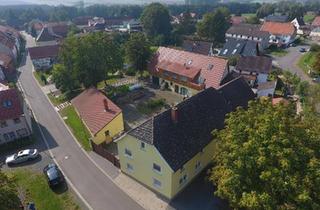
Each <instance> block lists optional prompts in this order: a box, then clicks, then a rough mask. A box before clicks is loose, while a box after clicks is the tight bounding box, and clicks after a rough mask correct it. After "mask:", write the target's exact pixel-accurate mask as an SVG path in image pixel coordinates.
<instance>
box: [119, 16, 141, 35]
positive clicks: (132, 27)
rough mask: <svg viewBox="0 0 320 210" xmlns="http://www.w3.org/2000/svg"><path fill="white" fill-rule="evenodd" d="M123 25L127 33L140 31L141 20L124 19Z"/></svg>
mask: <svg viewBox="0 0 320 210" xmlns="http://www.w3.org/2000/svg"><path fill="white" fill-rule="evenodd" d="M123 27H124V28H126V29H127V31H128V32H129V33H132V32H140V31H142V24H141V21H140V20H136V19H131V20H129V21H125V22H124V23H123Z"/></svg>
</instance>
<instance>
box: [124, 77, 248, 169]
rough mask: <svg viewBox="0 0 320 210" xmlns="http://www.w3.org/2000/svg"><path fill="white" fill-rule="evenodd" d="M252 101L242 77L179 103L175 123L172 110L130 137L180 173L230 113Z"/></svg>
mask: <svg viewBox="0 0 320 210" xmlns="http://www.w3.org/2000/svg"><path fill="white" fill-rule="evenodd" d="M253 98H254V94H253V92H252V90H251V88H250V87H249V86H248V84H247V83H246V82H245V81H244V79H243V78H242V77H240V78H237V79H235V80H233V81H231V82H229V83H227V84H225V85H224V86H223V87H222V88H220V89H219V90H216V89H214V88H208V89H206V90H204V91H202V92H200V93H198V94H197V95H195V96H193V97H191V98H189V99H187V100H185V101H183V102H182V103H180V104H178V105H177V109H178V120H177V122H176V123H175V122H173V120H172V118H171V109H169V110H167V111H164V112H162V113H160V114H158V115H156V116H154V117H153V118H151V119H149V120H148V121H146V122H145V123H143V124H142V125H140V126H138V127H137V128H135V129H133V130H131V131H129V132H128V135H130V136H133V137H135V138H137V139H139V140H141V141H144V142H146V143H148V144H152V145H154V146H155V147H156V148H157V150H158V151H159V153H160V154H161V155H162V157H163V158H164V159H165V160H166V162H167V163H168V164H169V166H170V167H171V168H172V169H173V170H174V171H177V170H179V169H180V168H181V167H182V166H183V165H184V164H185V163H186V162H187V161H189V160H190V159H191V158H193V157H194V156H195V155H196V154H197V153H199V152H200V151H201V150H202V149H203V148H204V147H206V146H207V145H208V144H209V143H210V142H211V141H212V139H213V136H212V134H211V132H212V131H213V130H214V129H222V128H223V127H224V120H225V116H226V114H227V113H229V112H231V111H232V110H234V109H235V108H236V107H237V106H247V103H248V101H249V100H251V99H253Z"/></svg>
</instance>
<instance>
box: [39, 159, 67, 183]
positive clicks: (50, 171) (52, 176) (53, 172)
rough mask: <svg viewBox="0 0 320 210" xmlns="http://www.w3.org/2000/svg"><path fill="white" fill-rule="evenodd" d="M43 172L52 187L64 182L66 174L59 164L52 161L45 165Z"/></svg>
mask: <svg viewBox="0 0 320 210" xmlns="http://www.w3.org/2000/svg"><path fill="white" fill-rule="evenodd" d="M43 173H44V174H45V176H46V177H47V180H48V184H49V186H50V187H54V186H57V185H59V184H61V183H63V182H64V176H63V174H62V173H61V171H60V169H59V168H58V166H57V165H56V164H54V163H51V164H49V165H47V166H46V167H44V169H43Z"/></svg>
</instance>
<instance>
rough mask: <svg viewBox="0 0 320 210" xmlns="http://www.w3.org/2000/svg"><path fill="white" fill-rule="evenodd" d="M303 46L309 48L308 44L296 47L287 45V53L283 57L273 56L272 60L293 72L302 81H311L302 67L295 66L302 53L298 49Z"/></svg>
mask: <svg viewBox="0 0 320 210" xmlns="http://www.w3.org/2000/svg"><path fill="white" fill-rule="evenodd" d="M301 47H304V48H306V49H310V46H309V45H299V46H296V47H289V48H288V49H287V50H288V51H289V53H288V54H287V55H286V56H283V57H274V61H275V63H276V64H278V65H279V67H280V68H281V69H284V70H288V71H290V72H291V73H293V74H296V75H298V76H299V77H300V78H301V79H302V80H303V81H307V82H310V83H311V82H312V80H311V78H310V77H309V76H308V75H307V74H305V73H304V71H303V70H302V69H300V68H299V67H298V66H297V63H298V62H299V59H300V58H301V57H302V55H303V53H301V52H299V49H300V48H301Z"/></svg>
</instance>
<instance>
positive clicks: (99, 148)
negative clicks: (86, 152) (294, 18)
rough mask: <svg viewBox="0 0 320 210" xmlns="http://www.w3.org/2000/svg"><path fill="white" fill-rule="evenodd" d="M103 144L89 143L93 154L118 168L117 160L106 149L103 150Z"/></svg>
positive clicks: (118, 162)
mask: <svg viewBox="0 0 320 210" xmlns="http://www.w3.org/2000/svg"><path fill="white" fill-rule="evenodd" d="M104 144H105V143H102V144H99V145H97V144H95V143H94V142H92V141H91V146H92V149H93V151H94V152H96V153H97V154H99V155H100V156H102V157H104V158H105V159H107V160H108V161H110V162H111V163H112V164H113V165H114V166H116V167H118V168H120V161H119V159H118V158H117V157H116V156H115V155H114V154H112V153H111V152H109V151H108V150H107V149H106V148H104V146H105V145H104Z"/></svg>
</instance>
